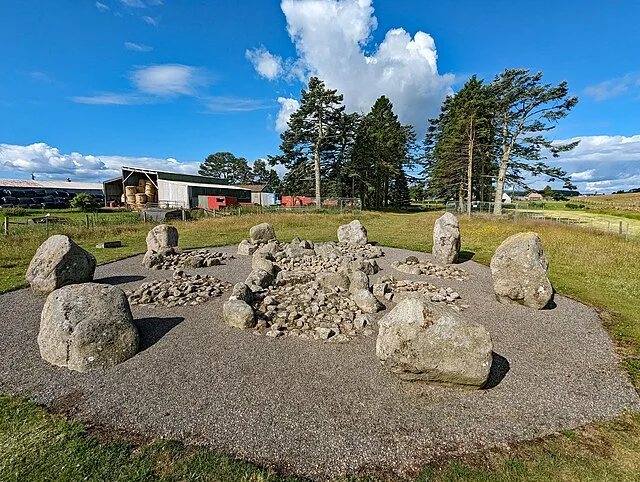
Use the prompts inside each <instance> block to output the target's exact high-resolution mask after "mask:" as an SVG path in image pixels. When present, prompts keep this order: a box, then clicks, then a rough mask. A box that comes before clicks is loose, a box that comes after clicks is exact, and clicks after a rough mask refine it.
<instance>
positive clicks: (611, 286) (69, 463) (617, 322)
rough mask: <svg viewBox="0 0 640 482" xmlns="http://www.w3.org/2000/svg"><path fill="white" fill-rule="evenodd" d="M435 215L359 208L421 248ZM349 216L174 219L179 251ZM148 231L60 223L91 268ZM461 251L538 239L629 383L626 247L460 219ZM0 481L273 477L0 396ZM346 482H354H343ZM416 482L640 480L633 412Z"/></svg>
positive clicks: (632, 343) (308, 230)
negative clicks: (594, 315) (597, 315)
mask: <svg viewBox="0 0 640 482" xmlns="http://www.w3.org/2000/svg"><path fill="white" fill-rule="evenodd" d="M437 216H438V213H418V214H394V213H362V214H361V215H360V216H358V218H359V219H360V220H361V221H362V222H363V223H364V224H365V226H366V227H367V229H368V230H369V237H370V239H371V240H372V241H375V242H378V243H379V244H381V245H385V246H392V247H400V248H407V249H412V250H417V251H429V250H430V249H431V232H432V229H433V222H434V220H435V219H436V217H437ZM351 219H352V217H351V216H340V215H324V214H317V215H300V214H278V215H261V216H242V217H225V218H215V219H203V220H201V221H198V222H191V223H176V225H177V227H178V229H179V231H180V244H181V246H183V247H185V248H191V247H199V246H220V245H225V244H231V243H237V242H239V241H240V240H241V239H243V238H245V237H246V236H247V232H248V229H249V227H250V226H252V225H253V224H256V223H258V222H270V223H272V224H273V225H274V227H275V229H276V232H277V233H278V236H279V238H280V239H291V238H293V237H294V236H296V235H299V236H301V237H305V238H310V239H315V240H330V239H335V232H336V227H337V225H339V224H342V223H344V222H348V221H349V220H351ZM149 227H150V226H149V225H143V224H132V225H125V226H121V227H118V228H114V227H104V229H103V228H101V227H99V226H98V227H96V228H95V229H93V230H85V229H81V228H78V227H74V226H66V227H64V226H61V227H60V229H61V231H62V232H65V234H69V235H71V236H72V237H73V238H74V239H75V240H76V241H77V242H78V243H79V244H80V245H82V246H83V247H85V249H88V250H89V251H91V252H93V253H94V254H95V255H96V256H97V258H98V261H99V262H100V263H104V262H107V261H112V260H114V259H119V258H122V257H124V256H128V255H131V254H135V253H140V252H142V251H144V249H145V236H146V232H147V230H148V229H149ZM461 231H462V238H463V250H465V251H467V253H466V254H467V256H472V258H473V260H475V261H478V262H480V263H483V264H488V262H489V260H490V259H491V256H492V254H493V252H494V251H495V249H496V248H497V246H498V245H499V244H500V243H501V242H502V241H503V240H504V238H506V237H507V236H509V235H511V234H514V233H516V232H519V231H536V232H538V233H539V234H540V236H541V238H542V241H543V245H544V248H545V253H546V254H547V257H548V258H549V261H550V271H549V277H550V278H551V281H552V283H553V284H554V286H555V287H556V289H557V290H558V291H559V292H560V293H561V294H563V295H567V296H570V297H573V298H576V299H578V300H580V301H583V302H586V303H589V304H592V305H594V306H596V307H597V308H598V309H600V310H601V311H602V314H603V317H604V319H605V322H606V323H605V326H606V328H607V329H608V330H609V333H610V334H611V336H612V338H613V339H614V340H615V342H616V345H617V348H618V350H619V352H620V354H621V355H622V357H623V364H624V367H625V368H626V369H627V371H628V372H629V374H630V376H631V378H632V380H633V381H634V383H635V384H636V387H640V323H638V315H637V314H638V313H640V259H638V257H637V251H638V244H636V243H635V242H626V241H624V239H620V238H616V237H613V236H608V235H606V234H604V233H597V232H591V231H585V230H584V229H581V228H579V227H572V226H565V225H558V224H552V223H544V222H535V221H526V220H525V221H523V222H521V224H518V225H515V224H513V223H512V222H507V221H496V220H493V219H484V218H480V217H474V218H471V219H466V218H461ZM111 239H120V240H122V241H123V243H124V247H123V248H118V249H113V250H98V249H96V248H95V244H96V243H98V242H100V241H105V240H111ZM43 240H44V236H42V237H37V236H28V237H27V236H25V237H24V238H20V237H19V236H15V237H11V238H2V239H0V290H2V291H7V290H11V289H15V288H17V287H19V286H21V285H23V280H24V273H25V271H26V267H27V265H28V262H29V260H30V258H31V256H32V255H33V253H34V252H35V250H36V249H37V247H38V245H39V244H40V243H41V242H42V241H43ZM0 480H252V481H254V480H255V481H259V480H283V479H281V477H280V476H279V475H277V474H275V473H273V472H270V471H268V470H263V469H260V468H257V467H255V466H251V465H249V464H246V463H243V462H240V461H236V460H233V459H230V458H228V457H224V456H221V455H219V454H215V453H213V452H210V451H205V450H194V449H190V448H187V447H184V446H182V445H181V444H178V443H169V442H155V443H152V444H149V445H143V446H141V447H137V448H135V447H133V446H132V445H129V444H126V443H121V442H110V443H106V444H101V443H99V442H97V441H96V440H94V439H92V438H91V437H88V436H87V433H86V430H85V428H84V427H83V426H82V425H80V424H78V423H76V422H72V421H68V420H66V419H64V418H62V417H59V416H55V415H51V414H48V413H46V412H45V411H43V410H42V409H39V408H37V407H35V406H33V405H32V404H30V403H29V402H25V401H19V400H16V399H14V398H11V397H0ZM354 480H355V479H354ZM416 480H425V481H426V480H437V481H454V480H483V481H485V480H486V481H511V480H531V481H538V480H540V481H542V480H545V481H546V480H593V481H600V480H622V481H627V480H629V481H631V480H640V416H639V415H638V414H633V415H623V416H621V417H619V418H618V419H616V420H615V421H612V422H606V423H598V424H592V425H590V426H588V427H585V428H584V429H581V430H578V431H569V432H564V433H563V434H560V435H558V436H556V437H549V438H546V439H544V440H542V441H536V442H529V443H524V444H519V445H517V446H515V447H508V448H502V449H499V450H492V451H489V452H484V453H482V454H480V455H473V456H469V457H463V458H459V459H457V460H453V461H448V462H444V463H441V464H439V465H437V466H430V467H428V468H427V469H425V470H424V471H423V472H422V473H421V474H419V475H418V476H417V478H416Z"/></svg>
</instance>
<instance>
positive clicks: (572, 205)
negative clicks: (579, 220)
mask: <svg viewBox="0 0 640 482" xmlns="http://www.w3.org/2000/svg"><path fill="white" fill-rule="evenodd" d="M564 207H566V208H567V209H584V208H585V205H584V204H575V203H566V204H565V205H564Z"/></svg>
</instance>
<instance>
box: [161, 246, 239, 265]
mask: <svg viewBox="0 0 640 482" xmlns="http://www.w3.org/2000/svg"><path fill="white" fill-rule="evenodd" d="M154 259H155V262H154V264H153V265H151V269H158V270H160V269H174V270H175V269H196V268H204V267H210V266H218V265H221V264H223V263H224V262H225V261H227V260H228V259H234V256H233V255H228V254H226V253H220V252H218V251H212V250H210V249H197V250H194V251H184V252H175V253H173V254H169V255H167V256H162V255H158V256H156V257H155V258H154ZM156 263H157V264H156Z"/></svg>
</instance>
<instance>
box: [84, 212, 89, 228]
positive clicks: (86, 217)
mask: <svg viewBox="0 0 640 482" xmlns="http://www.w3.org/2000/svg"><path fill="white" fill-rule="evenodd" d="M84 220H85V223H86V224H87V229H89V215H88V214H85V215H84Z"/></svg>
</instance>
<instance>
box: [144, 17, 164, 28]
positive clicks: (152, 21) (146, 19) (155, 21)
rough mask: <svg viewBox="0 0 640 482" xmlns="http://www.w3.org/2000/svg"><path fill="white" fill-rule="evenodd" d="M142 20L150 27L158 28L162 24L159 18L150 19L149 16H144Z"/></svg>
mask: <svg viewBox="0 0 640 482" xmlns="http://www.w3.org/2000/svg"><path fill="white" fill-rule="evenodd" d="M142 20H143V21H144V22H145V23H148V24H149V25H153V26H154V27H157V26H158V24H159V23H160V19H159V18H158V17H150V16H149V15H145V16H143V17H142Z"/></svg>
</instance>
